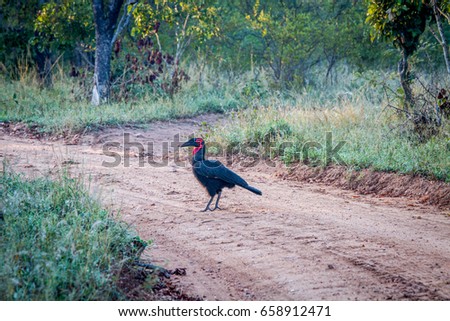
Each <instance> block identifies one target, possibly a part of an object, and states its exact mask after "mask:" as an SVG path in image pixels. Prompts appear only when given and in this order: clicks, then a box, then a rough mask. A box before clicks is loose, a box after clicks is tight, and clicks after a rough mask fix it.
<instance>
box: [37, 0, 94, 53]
mask: <svg viewBox="0 0 450 321" xmlns="http://www.w3.org/2000/svg"><path fill="white" fill-rule="evenodd" d="M34 28H35V30H36V31H37V32H38V33H37V35H36V36H35V37H34V38H32V43H36V44H37V45H38V46H39V47H50V48H51V49H52V50H53V51H57V50H62V51H64V50H69V49H74V48H75V47H77V46H80V47H82V48H83V49H84V50H92V48H94V46H95V42H94V38H95V37H94V36H95V35H94V24H93V21H92V6H91V1H90V0H80V1H71V0H59V1H53V0H52V1H50V2H47V3H45V4H44V5H43V7H42V8H41V10H39V12H38V15H37V17H36V19H35V22H34Z"/></svg>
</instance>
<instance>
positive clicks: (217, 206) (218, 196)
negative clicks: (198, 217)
mask: <svg viewBox="0 0 450 321" xmlns="http://www.w3.org/2000/svg"><path fill="white" fill-rule="evenodd" d="M220 195H222V191H220V192H219V193H218V194H217V200H216V206H215V207H214V208H213V209H212V210H211V211H214V210H215V209H219V210H221V208H220V207H219V200H220Z"/></svg>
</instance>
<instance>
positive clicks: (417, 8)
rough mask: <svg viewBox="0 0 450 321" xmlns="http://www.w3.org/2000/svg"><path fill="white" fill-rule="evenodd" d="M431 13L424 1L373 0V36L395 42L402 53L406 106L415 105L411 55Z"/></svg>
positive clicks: (369, 12)
mask: <svg viewBox="0 0 450 321" xmlns="http://www.w3.org/2000/svg"><path fill="white" fill-rule="evenodd" d="M431 14H432V11H431V10H430V8H429V7H428V6H427V5H426V4H425V3H424V2H423V1H422V0H369V6H368V10H367V20H366V21H367V22H368V23H369V24H370V25H371V26H372V27H373V39H374V38H376V37H380V38H382V39H383V40H386V41H392V42H393V44H394V46H395V47H397V48H398V49H399V50H400V53H401V59H400V61H399V63H398V73H399V76H400V83H401V86H402V88H403V90H404V94H405V103H404V108H405V109H410V108H411V107H413V106H414V101H413V94H412V90H411V86H410V82H411V78H410V73H409V67H408V58H409V57H410V56H411V55H412V54H413V53H414V52H415V51H416V49H417V46H418V43H419V38H420V36H421V35H422V33H423V32H424V30H425V27H426V25H427V21H428V20H429V19H430V17H431Z"/></svg>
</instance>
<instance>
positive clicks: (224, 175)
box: [181, 138, 262, 212]
mask: <svg viewBox="0 0 450 321" xmlns="http://www.w3.org/2000/svg"><path fill="white" fill-rule="evenodd" d="M188 146H193V147H194V149H193V151H192V154H193V157H192V171H193V172H194V175H195V177H196V178H197V180H198V181H199V182H200V184H202V185H203V186H204V187H205V188H206V190H207V191H208V193H209V196H211V198H210V200H209V202H208V204H207V205H206V207H205V209H204V210H203V211H202V212H205V211H208V210H210V211H214V210H215V209H217V208H218V209H220V207H219V200H220V195H221V194H222V189H223V188H224V187H228V188H233V187H234V186H235V185H238V186H240V187H242V188H245V189H248V190H249V191H251V192H253V193H255V194H258V195H262V193H261V191H260V190H258V189H256V188H254V187H252V186H250V185H248V183H247V182H246V181H245V180H244V179H243V178H242V177H240V176H239V175H238V174H236V173H234V172H233V171H231V170H229V169H228V168H226V167H225V166H224V165H223V164H222V163H221V162H219V161H217V160H206V159H205V151H206V146H205V141H204V140H203V139H201V138H192V139H191V140H189V141H187V142H185V143H183V144H182V145H181V147H188ZM216 195H217V200H216V205H215V206H214V208H210V207H209V205H211V202H212V201H213V199H214V196H216Z"/></svg>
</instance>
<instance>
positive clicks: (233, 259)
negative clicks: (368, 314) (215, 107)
mask: <svg viewBox="0 0 450 321" xmlns="http://www.w3.org/2000/svg"><path fill="white" fill-rule="evenodd" d="M217 121H220V119H217V116H202V117H199V118H195V119H187V120H182V121H177V122H165V123H164V122H161V123H154V124H150V125H149V127H148V128H146V129H136V128H134V129H133V128H122V129H107V130H104V131H101V132H98V133H95V134H89V135H86V136H83V137H78V138H76V143H77V144H76V145H72V144H70V143H73V142H74V141H69V142H63V141H50V140H37V139H28V138H20V137H17V136H9V135H8V134H7V133H5V132H2V133H0V141H1V150H0V158H1V159H3V158H7V159H8V160H9V162H10V163H11V165H12V167H13V169H14V170H15V171H18V172H26V173H27V174H28V175H31V176H41V175H57V174H58V173H59V172H61V171H62V170H66V169H67V170H68V171H69V172H70V173H71V174H74V175H82V176H83V177H85V178H86V181H87V182H88V181H90V182H91V183H90V186H91V189H92V192H93V193H95V194H100V195H101V197H102V199H103V201H104V202H105V205H107V206H108V207H111V208H112V209H114V210H115V211H119V210H120V215H121V218H122V219H123V220H125V221H126V222H128V223H130V224H132V225H133V226H134V227H135V228H136V229H137V230H138V232H139V234H140V236H141V237H142V238H143V239H152V240H153V241H154V245H153V246H152V247H150V248H149V249H148V250H146V252H145V253H144V257H145V258H146V259H149V260H151V261H152V262H153V263H154V264H158V265H161V266H164V267H167V268H169V269H174V268H186V272H187V275H186V276H182V277H177V279H176V282H177V283H178V284H179V286H180V287H181V289H182V290H183V291H185V292H186V293H188V294H189V295H192V296H200V297H203V298H204V299H206V300H389V299H392V300H449V299H450V215H449V213H448V212H444V211H442V210H438V209H437V208H434V207H429V206H425V205H422V204H420V203H419V202H416V201H415V200H411V199H405V198H386V197H374V196H366V195H358V194H355V192H351V191H344V190H340V189H337V188H334V187H329V186H325V185H319V184H307V183H302V182H298V181H290V180H282V179H280V178H278V176H279V175H276V173H275V172H276V171H278V172H279V170H280V168H278V169H276V170H274V169H271V168H268V167H267V166H264V165H259V166H257V167H249V168H242V167H239V166H232V167H233V169H234V170H235V171H236V172H238V173H239V174H240V175H242V176H243V177H244V178H245V179H246V180H247V181H248V182H249V183H251V185H253V186H255V187H257V188H259V189H261V190H262V191H263V196H262V197H260V196H257V195H254V194H252V193H250V192H248V191H246V190H243V189H239V188H235V189H232V190H225V191H224V193H223V196H222V199H221V207H222V209H223V210H221V211H215V212H207V213H201V212H200V210H201V209H203V208H204V206H205V204H206V202H207V201H208V199H209V197H208V196H207V195H206V193H205V192H204V190H203V189H202V188H201V187H200V186H199V185H198V183H197V181H196V180H195V179H194V177H193V175H192V173H191V169H190V168H189V162H188V159H187V155H188V153H187V151H186V152H185V153H183V154H182V157H181V159H182V160H183V161H184V163H185V164H187V166H180V165H182V164H175V163H174V160H173V155H172V154H169V157H168V160H167V161H168V165H167V166H160V167H155V166H151V165H149V164H148V163H145V164H144V166H139V157H138V156H139V151H138V150H137V149H136V148H132V149H131V151H130V152H129V153H127V154H129V155H130V157H129V158H130V165H129V166H128V167H125V166H124V162H123V160H122V163H121V164H120V165H119V166H116V167H105V166H102V163H103V162H105V161H106V162H111V161H112V160H114V159H113V158H112V157H111V156H106V155H105V154H104V153H103V150H102V146H103V144H104V143H105V142H118V143H121V145H123V133H124V132H127V133H130V140H131V141H133V142H141V143H145V144H146V143H147V142H155V148H154V151H153V152H151V151H149V150H148V149H147V147H146V149H145V151H144V152H143V153H141V154H142V155H144V156H145V161H146V160H147V157H148V156H149V155H152V154H153V155H155V157H156V159H157V160H159V161H160V160H161V144H160V142H162V141H166V142H170V141H172V140H173V137H174V135H175V134H181V136H182V139H183V138H186V137H187V135H189V134H191V133H194V132H196V133H200V134H201V132H203V130H204V129H202V128H203V127H204V126H203V127H202V126H201V123H202V122H206V123H210V124H212V123H215V122H217ZM67 143H69V144H67ZM111 150H115V151H120V153H121V154H122V156H123V151H121V147H115V148H113V149H111ZM163 158H164V157H163Z"/></svg>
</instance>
